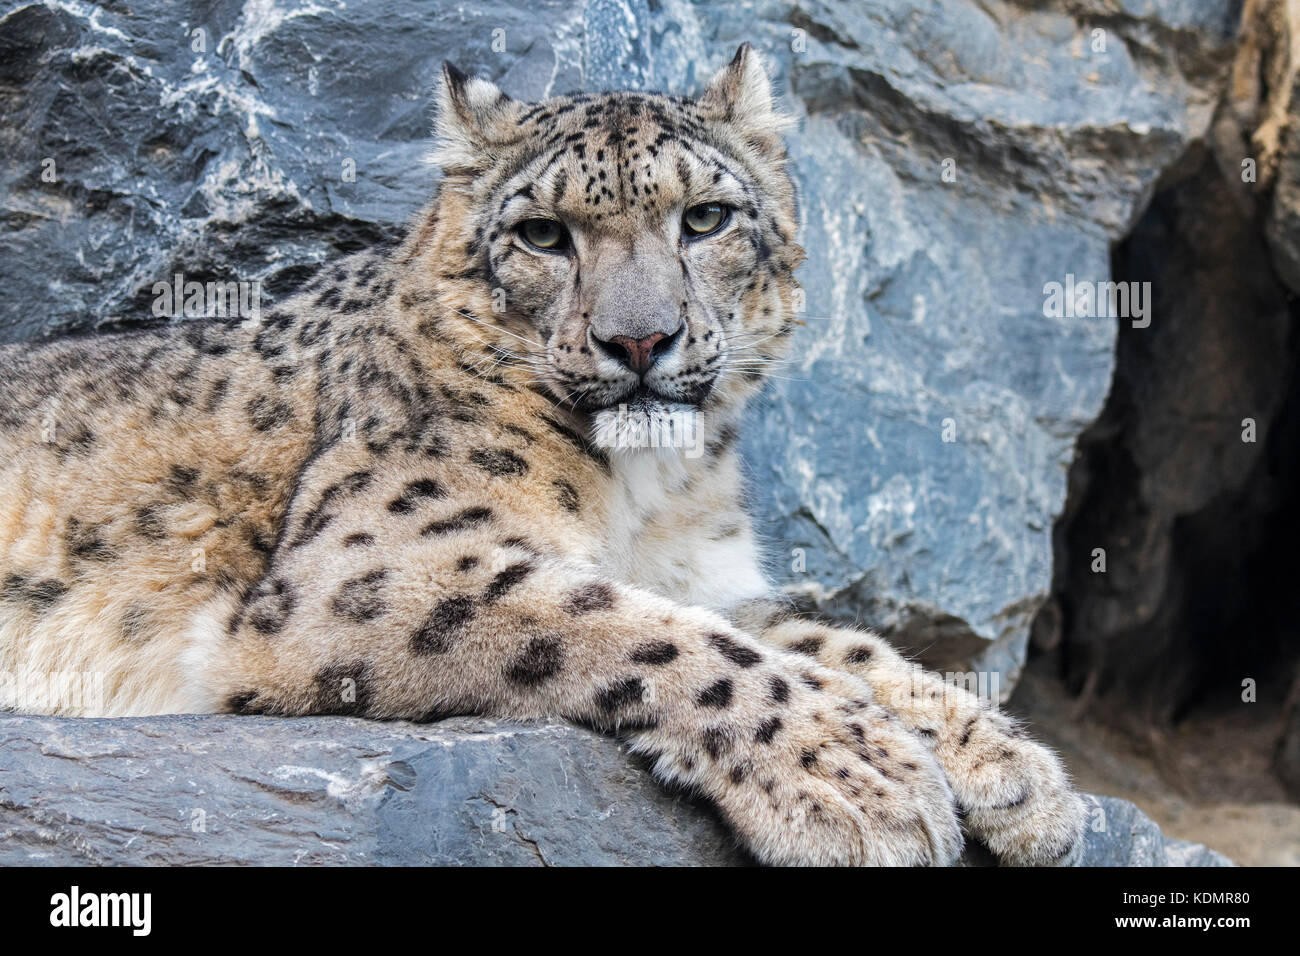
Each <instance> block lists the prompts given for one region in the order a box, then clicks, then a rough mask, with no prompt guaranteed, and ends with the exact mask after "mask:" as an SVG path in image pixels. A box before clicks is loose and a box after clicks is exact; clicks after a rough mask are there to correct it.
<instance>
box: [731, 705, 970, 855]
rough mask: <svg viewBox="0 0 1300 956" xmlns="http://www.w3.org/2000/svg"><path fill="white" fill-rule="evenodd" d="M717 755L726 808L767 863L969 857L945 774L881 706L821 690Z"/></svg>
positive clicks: (734, 738)
mask: <svg viewBox="0 0 1300 956" xmlns="http://www.w3.org/2000/svg"><path fill="white" fill-rule="evenodd" d="M718 748H726V752H725V753H719V754H718V756H719V757H721V758H722V759H721V760H719V761H718V763H719V765H720V768H721V769H722V772H723V774H724V778H723V780H722V782H721V786H720V787H719V788H718V790H717V791H715V793H716V799H717V802H718V804H719V806H720V807H721V809H722V811H723V813H724V814H725V815H726V816H727V817H728V818H729V820H730V821H731V823H732V824H733V825H734V826H735V828H736V829H737V831H738V832H739V833H740V835H741V837H742V838H743V839H744V841H745V842H746V844H747V845H748V846H749V847H750V849H751V851H752V852H753V853H754V854H755V855H756V856H757V857H758V858H759V859H760V860H761V861H763V862H765V863H770V864H777V865H813V866H829V865H836V866H919V865H938V866H944V865H948V864H951V863H952V862H953V861H955V860H956V858H957V856H958V855H959V854H960V852H961V847H962V836H961V828H960V825H959V823H958V819H957V812H956V807H955V804H954V800H953V795H952V792H951V790H950V788H949V785H948V781H947V779H946V777H945V775H944V773H943V771H942V770H941V769H940V767H939V765H938V763H937V762H936V761H935V759H934V757H933V756H932V755H931V754H930V752H929V751H928V749H927V748H926V747H925V745H924V743H923V742H922V741H921V740H920V738H919V737H917V736H916V735H914V734H913V733H912V732H910V731H909V730H907V729H906V728H905V727H903V725H902V724H901V722H899V721H897V720H896V719H894V718H893V717H892V716H891V715H889V714H887V713H886V712H885V711H883V710H881V709H880V708H879V707H876V706H874V705H871V704H865V703H863V702H862V701H860V700H853V699H850V698H844V697H839V696H837V695H834V694H831V693H828V692H822V693H820V694H818V695H816V696H810V698H809V699H808V701H807V702H806V703H804V704H803V705H802V706H798V707H790V708H787V709H786V710H785V711H783V712H781V713H780V714H773V715H771V716H769V717H767V718H765V719H764V720H763V721H762V722H760V723H758V724H757V725H756V726H754V727H750V728H746V729H745V731H744V732H743V736H742V735H741V733H740V732H736V733H734V734H732V735H730V736H729V737H728V738H727V739H725V740H719V741H715V742H714V749H715V750H716V749H718Z"/></svg>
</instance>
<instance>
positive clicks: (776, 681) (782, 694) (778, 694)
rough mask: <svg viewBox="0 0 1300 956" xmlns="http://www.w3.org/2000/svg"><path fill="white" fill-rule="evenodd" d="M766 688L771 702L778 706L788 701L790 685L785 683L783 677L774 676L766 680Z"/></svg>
mask: <svg viewBox="0 0 1300 956" xmlns="http://www.w3.org/2000/svg"><path fill="white" fill-rule="evenodd" d="M767 686H768V689H769V694H768V696H770V697H771V698H772V700H774V701H776V703H778V704H784V703H785V702H786V701H787V700H789V699H790V685H789V684H788V683H786V680H785V678H784V677H778V676H776V675H775V674H774V675H772V676H771V677H769V678H768V681H767Z"/></svg>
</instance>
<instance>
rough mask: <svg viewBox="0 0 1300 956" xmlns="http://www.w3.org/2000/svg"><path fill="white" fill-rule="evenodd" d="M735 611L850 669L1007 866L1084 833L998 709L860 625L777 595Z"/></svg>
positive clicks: (1070, 795)
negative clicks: (923, 747)
mask: <svg viewBox="0 0 1300 956" xmlns="http://www.w3.org/2000/svg"><path fill="white" fill-rule="evenodd" d="M732 618H733V619H734V620H735V621H736V623H737V624H738V625H739V626H740V627H742V628H745V629H747V630H749V631H750V632H751V633H754V634H757V635H759V636H760V637H762V639H763V640H765V641H767V642H768V643H770V644H774V645H776V646H777V647H781V648H784V649H785V650H786V651H789V652H792V653H796V654H801V655H804V656H806V657H809V658H812V659H815V660H817V661H818V662H820V663H821V664H822V665H824V666H826V667H830V668H835V669H838V670H840V671H847V672H848V673H850V674H853V675H855V676H857V677H859V678H861V679H862V680H864V681H865V682H866V683H867V684H868V685H869V686H870V688H871V690H872V694H873V700H874V701H875V703H877V704H879V705H880V706H882V707H884V708H885V709H886V710H887V711H889V712H891V713H894V714H897V715H898V716H899V718H901V720H902V722H903V723H904V725H905V726H907V727H909V728H911V729H912V730H914V731H915V732H916V733H917V734H919V735H920V736H921V737H922V738H923V739H924V740H925V741H926V742H927V744H928V745H929V747H930V750H931V751H932V752H933V754H934V756H935V757H936V759H938V761H939V764H940V766H942V767H943V769H944V772H945V773H946V774H947V776H948V780H949V782H950V784H951V786H952V790H953V794H954V796H955V797H956V799H957V805H958V808H959V810H960V811H961V812H962V813H963V815H964V820H965V825H966V828H967V830H968V831H969V832H970V833H971V835H972V836H974V837H976V838H977V839H978V840H980V841H981V842H982V843H984V844H985V845H986V846H987V847H988V848H989V849H990V850H992V851H993V853H994V854H996V855H997V856H998V857H999V859H1001V860H1002V861H1004V862H1006V863H1010V864H1013V865H1045V864H1052V863H1058V862H1060V861H1062V860H1064V859H1066V858H1067V857H1068V856H1069V853H1070V851H1071V850H1072V849H1073V847H1074V845H1075V843H1076V842H1077V840H1078V838H1079V836H1080V834H1081V833H1082V831H1083V826H1084V815H1085V807H1084V804H1083V801H1082V800H1081V799H1080V797H1079V795H1078V794H1077V793H1076V792H1075V790H1074V789H1073V787H1072V786H1071V784H1070V781H1069V778H1068V777H1067V775H1066V773H1065V769H1064V767H1062V765H1061V762H1060V760H1059V758H1057V756H1056V755H1055V754H1054V753H1052V752H1051V751H1050V750H1048V749H1047V748H1046V747H1044V746H1043V745H1042V744H1039V743H1038V742H1036V741H1034V740H1032V739H1030V737H1029V736H1028V735H1027V734H1026V733H1025V731H1024V730H1023V729H1021V728H1020V726H1019V725H1018V724H1017V723H1016V722H1015V721H1014V720H1013V719H1011V718H1010V717H1008V716H1007V715H1005V714H1003V713H1001V712H999V711H998V709H997V707H996V706H994V705H992V704H990V703H988V702H987V701H985V700H983V699H982V698H980V697H979V696H977V695H976V694H973V693H971V692H970V691H968V690H967V689H966V688H964V687H959V686H956V685H954V684H952V683H949V682H947V681H945V680H943V678H941V677H940V676H939V675H938V674H934V673H929V672H926V671H924V670H923V669H922V668H921V667H920V666H919V665H916V664H913V663H911V662H910V661H908V660H906V659H905V658H903V656H902V655H901V654H899V653H898V651H896V650H895V649H894V648H893V647H892V646H890V644H889V643H888V642H886V641H884V640H883V639H881V638H879V637H877V636H876V635H874V634H871V633H869V632H866V631H860V630H855V629H852V628H844V627H833V626H828V625H825V624H820V623H816V622H814V621H810V620H806V619H802V618H799V617H797V616H793V615H792V614H791V612H790V611H789V609H788V608H787V607H786V606H785V605H782V604H780V603H778V602H775V601H767V600H758V601H752V602H747V603H746V604H744V605H743V606H742V607H740V608H739V609H737V610H736V611H735V612H734V613H733V614H732Z"/></svg>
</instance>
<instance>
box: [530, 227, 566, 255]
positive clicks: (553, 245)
mask: <svg viewBox="0 0 1300 956" xmlns="http://www.w3.org/2000/svg"><path fill="white" fill-rule="evenodd" d="M519 235H521V236H523V238H524V242H526V243H528V244H529V245H530V246H533V247H535V248H537V249H541V250H543V251H545V252H562V251H563V250H565V249H567V248H568V247H569V231H568V230H567V229H565V228H564V226H563V225H562V224H560V223H558V222H556V221H555V220H554V219H525V220H524V221H523V222H521V223H520V224H519Z"/></svg>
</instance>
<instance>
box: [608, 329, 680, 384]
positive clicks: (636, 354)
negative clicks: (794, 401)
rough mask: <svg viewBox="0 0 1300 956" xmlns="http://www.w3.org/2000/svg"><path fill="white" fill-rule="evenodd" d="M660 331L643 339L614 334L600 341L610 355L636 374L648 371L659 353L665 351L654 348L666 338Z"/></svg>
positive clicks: (657, 359)
mask: <svg viewBox="0 0 1300 956" xmlns="http://www.w3.org/2000/svg"><path fill="white" fill-rule="evenodd" d="M667 338H668V336H666V335H664V334H663V333H662V332H656V333H655V334H654V335H647V336H646V337H645V338H643V339H634V338H631V337H630V336H627V335H616V336H614V337H613V338H612V339H609V340H608V341H605V342H601V344H602V345H603V346H605V349H606V351H607V352H609V354H610V357H611V358H614V359H617V360H618V361H620V362H622V363H623V364H624V365H626V366H627V367H628V368H630V369H631V370H632V371H634V372H636V373H637V374H638V375H644V374H645V373H646V372H648V371H650V367H651V366H652V365H654V364H655V362H657V361H659V357H660V355H661V354H662V353H663V352H664V351H667V350H666V349H663V350H656V348H655V346H657V345H659V343H661V342H663V341H664V340H666V339H667Z"/></svg>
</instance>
